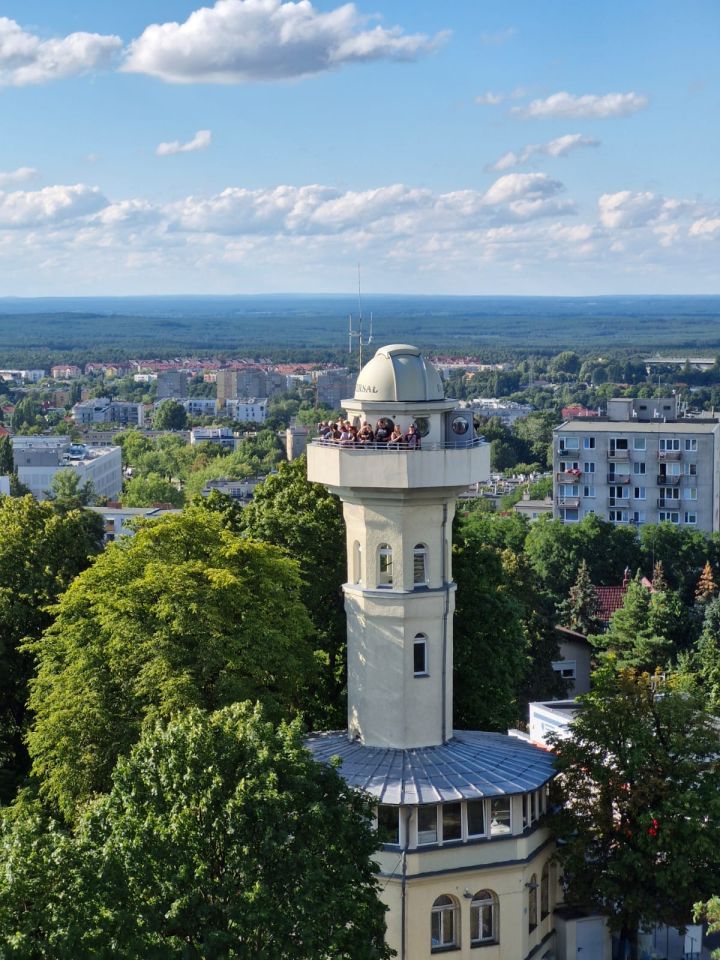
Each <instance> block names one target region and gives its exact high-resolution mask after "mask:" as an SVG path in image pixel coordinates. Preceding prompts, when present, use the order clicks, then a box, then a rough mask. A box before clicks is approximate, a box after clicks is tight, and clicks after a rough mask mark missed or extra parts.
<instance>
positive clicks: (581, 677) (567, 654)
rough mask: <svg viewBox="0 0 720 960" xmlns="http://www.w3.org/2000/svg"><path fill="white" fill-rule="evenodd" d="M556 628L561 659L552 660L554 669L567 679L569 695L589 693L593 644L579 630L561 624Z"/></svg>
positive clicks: (577, 695) (575, 695) (562, 677)
mask: <svg viewBox="0 0 720 960" xmlns="http://www.w3.org/2000/svg"><path fill="white" fill-rule="evenodd" d="M555 630H556V632H557V635H558V650H559V652H560V659H559V660H553V661H552V668H553V670H554V671H555V673H557V674H558V675H559V676H560V678H561V679H562V680H564V681H565V683H566V685H567V687H566V693H567V695H568V697H579V696H581V695H582V694H584V693H589V692H590V675H591V674H592V655H593V645H592V644H591V643H590V641H589V640H588V638H587V637H586V636H585V635H584V634H582V633H578V632H577V630H570V629H569V628H568V627H561V626H559V625H556V627H555Z"/></svg>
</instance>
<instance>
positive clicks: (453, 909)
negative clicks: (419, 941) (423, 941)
mask: <svg viewBox="0 0 720 960" xmlns="http://www.w3.org/2000/svg"><path fill="white" fill-rule="evenodd" d="M430 945H431V948H432V950H442V949H443V948H444V947H456V946H458V906H457V903H456V901H455V900H454V898H453V897H448V896H442V897H438V898H437V900H436V901H435V903H434V904H433V907H432V919H431V923H430Z"/></svg>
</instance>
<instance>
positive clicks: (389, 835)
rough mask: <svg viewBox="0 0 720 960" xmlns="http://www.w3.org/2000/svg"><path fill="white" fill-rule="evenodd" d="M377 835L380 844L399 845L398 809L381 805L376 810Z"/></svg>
mask: <svg viewBox="0 0 720 960" xmlns="http://www.w3.org/2000/svg"><path fill="white" fill-rule="evenodd" d="M377 819H378V833H379V834H380V840H381V842H382V843H393V844H398V843H400V808H399V807H388V806H386V805H384V804H381V805H380V806H379V807H378V808H377Z"/></svg>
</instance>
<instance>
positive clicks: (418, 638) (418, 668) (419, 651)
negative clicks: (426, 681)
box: [413, 633, 429, 677]
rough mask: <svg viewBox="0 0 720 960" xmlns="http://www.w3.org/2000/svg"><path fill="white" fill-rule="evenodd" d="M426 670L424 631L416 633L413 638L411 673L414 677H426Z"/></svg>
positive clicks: (426, 651) (425, 639) (426, 654)
mask: <svg viewBox="0 0 720 960" xmlns="http://www.w3.org/2000/svg"><path fill="white" fill-rule="evenodd" d="M428 672H429V671H428V649H427V637H426V636H425V634H424V633H416V634H415V639H414V640H413V673H414V674H415V676H416V677H427V676H428Z"/></svg>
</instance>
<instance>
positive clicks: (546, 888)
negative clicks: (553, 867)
mask: <svg viewBox="0 0 720 960" xmlns="http://www.w3.org/2000/svg"><path fill="white" fill-rule="evenodd" d="M549 913H550V864H549V863H547V862H546V863H545V866H544V867H543V868H542V873H541V875H540V919H541V920H544V919H545V917H546V916H547V915H548V914H549Z"/></svg>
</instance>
